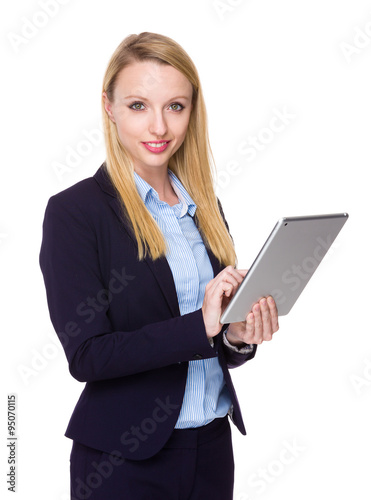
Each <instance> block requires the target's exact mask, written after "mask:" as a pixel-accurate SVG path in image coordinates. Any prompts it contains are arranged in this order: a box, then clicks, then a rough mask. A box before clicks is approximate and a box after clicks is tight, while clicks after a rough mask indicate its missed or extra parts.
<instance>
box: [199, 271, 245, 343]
mask: <svg viewBox="0 0 371 500" xmlns="http://www.w3.org/2000/svg"><path fill="white" fill-rule="evenodd" d="M246 273H247V269H235V268H234V267H232V266H227V267H226V268H224V269H223V270H222V271H220V273H219V274H217V275H216V276H215V278H213V279H212V280H211V281H209V283H208V284H207V285H206V289H205V296H204V301H203V304H202V315H203V319H204V323H205V330H206V334H207V338H212V337H215V336H216V335H218V333H219V332H220V330H221V328H222V326H223V325H222V324H221V323H220V317H221V315H222V313H223V311H224V309H225V308H226V307H227V305H228V303H229V302H230V300H231V299H232V297H233V295H234V294H235V293H236V291H237V289H238V287H239V286H240V284H241V283H242V280H243V278H244V277H245V275H246Z"/></svg>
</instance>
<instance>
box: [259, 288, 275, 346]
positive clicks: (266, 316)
mask: <svg viewBox="0 0 371 500" xmlns="http://www.w3.org/2000/svg"><path fill="white" fill-rule="evenodd" d="M259 304H260V310H261V316H262V322H263V340H272V334H273V328H272V321H271V314H270V309H269V307H268V302H267V299H266V298H265V297H263V298H262V299H261V300H260V301H259Z"/></svg>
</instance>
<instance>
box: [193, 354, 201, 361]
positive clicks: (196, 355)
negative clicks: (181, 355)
mask: <svg viewBox="0 0 371 500" xmlns="http://www.w3.org/2000/svg"><path fill="white" fill-rule="evenodd" d="M193 359H196V360H197V359H202V356H201V354H195V355H194V356H193Z"/></svg>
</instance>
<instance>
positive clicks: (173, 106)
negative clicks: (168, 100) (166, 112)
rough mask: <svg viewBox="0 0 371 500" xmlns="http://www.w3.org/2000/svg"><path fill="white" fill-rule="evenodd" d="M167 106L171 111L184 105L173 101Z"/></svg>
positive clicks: (180, 108) (179, 109) (180, 109)
mask: <svg viewBox="0 0 371 500" xmlns="http://www.w3.org/2000/svg"><path fill="white" fill-rule="evenodd" d="M169 108H170V109H171V111H182V109H184V106H182V105H181V104H179V103H178V102H173V104H170V106H169Z"/></svg>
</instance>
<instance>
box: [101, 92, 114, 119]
mask: <svg viewBox="0 0 371 500" xmlns="http://www.w3.org/2000/svg"><path fill="white" fill-rule="evenodd" d="M102 97H103V101H104V109H105V110H106V113H107V115H108V117H109V118H110V120H112V121H113V123H116V122H115V117H114V116H113V113H112V103H111V102H110V100H109V99H108V97H107V94H106V92H103V94H102Z"/></svg>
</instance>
